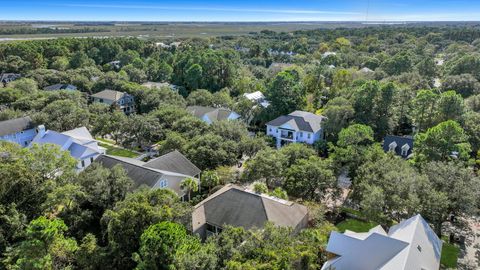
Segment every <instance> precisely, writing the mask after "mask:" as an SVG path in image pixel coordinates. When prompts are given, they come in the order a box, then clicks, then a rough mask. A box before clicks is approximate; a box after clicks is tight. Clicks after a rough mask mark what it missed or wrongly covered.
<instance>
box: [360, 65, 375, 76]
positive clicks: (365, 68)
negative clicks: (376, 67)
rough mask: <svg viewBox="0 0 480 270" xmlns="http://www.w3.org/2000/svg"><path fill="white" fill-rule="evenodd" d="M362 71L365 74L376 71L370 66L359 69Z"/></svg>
mask: <svg viewBox="0 0 480 270" xmlns="http://www.w3.org/2000/svg"><path fill="white" fill-rule="evenodd" d="M359 71H360V72H361V73H364V74H369V73H374V72H375V71H373V70H371V69H369V68H368V67H364V68H362V69H360V70H359Z"/></svg>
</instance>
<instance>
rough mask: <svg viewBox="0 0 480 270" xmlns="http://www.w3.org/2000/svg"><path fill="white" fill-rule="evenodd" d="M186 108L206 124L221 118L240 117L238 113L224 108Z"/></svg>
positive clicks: (233, 118) (232, 118) (221, 119)
mask: <svg viewBox="0 0 480 270" xmlns="http://www.w3.org/2000/svg"><path fill="white" fill-rule="evenodd" d="M187 110H188V111H189V112H190V113H191V114H193V115H194V116H195V117H198V118H200V119H202V120H203V121H204V122H205V123H207V124H211V123H213V122H217V121H223V120H237V119H239V118H240V115H239V114H238V113H236V112H234V111H231V110H229V109H226V108H213V107H203V106H190V107H187Z"/></svg>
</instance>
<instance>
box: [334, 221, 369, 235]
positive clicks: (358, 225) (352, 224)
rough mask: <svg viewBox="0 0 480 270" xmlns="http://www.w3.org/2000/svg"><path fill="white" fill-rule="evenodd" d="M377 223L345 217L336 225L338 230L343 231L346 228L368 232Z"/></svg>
mask: <svg viewBox="0 0 480 270" xmlns="http://www.w3.org/2000/svg"><path fill="white" fill-rule="evenodd" d="M377 225H378V224H377V223H375V222H372V221H369V222H365V221H361V220H357V219H353V218H347V219H346V220H344V221H342V222H340V223H338V224H337V225H336V227H337V229H338V231H339V232H341V233H343V232H345V231H346V230H350V231H354V232H358V233H361V232H368V231H369V230H370V229H371V228H373V227H375V226H377Z"/></svg>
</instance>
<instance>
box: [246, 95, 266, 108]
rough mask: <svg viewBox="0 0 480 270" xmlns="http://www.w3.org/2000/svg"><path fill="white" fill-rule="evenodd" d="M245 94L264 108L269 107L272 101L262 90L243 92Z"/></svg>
mask: <svg viewBox="0 0 480 270" xmlns="http://www.w3.org/2000/svg"><path fill="white" fill-rule="evenodd" d="M243 96H244V97H245V98H246V99H248V100H250V101H251V102H254V103H257V104H260V105H261V106H262V107H264V108H267V107H268V106H269V105H270V102H268V100H266V99H265V96H264V95H263V93H262V92H260V91H256V92H253V93H245V94H243Z"/></svg>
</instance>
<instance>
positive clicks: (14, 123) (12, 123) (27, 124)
mask: <svg viewBox="0 0 480 270" xmlns="http://www.w3.org/2000/svg"><path fill="white" fill-rule="evenodd" d="M32 128H34V126H33V123H32V119H30V117H28V116H26V117H22V118H16V119H11V120H6V121H2V122H0V136H4V135H8V134H15V133H17V132H21V131H24V130H27V129H32Z"/></svg>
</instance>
